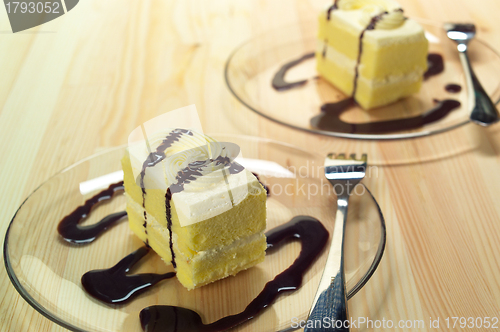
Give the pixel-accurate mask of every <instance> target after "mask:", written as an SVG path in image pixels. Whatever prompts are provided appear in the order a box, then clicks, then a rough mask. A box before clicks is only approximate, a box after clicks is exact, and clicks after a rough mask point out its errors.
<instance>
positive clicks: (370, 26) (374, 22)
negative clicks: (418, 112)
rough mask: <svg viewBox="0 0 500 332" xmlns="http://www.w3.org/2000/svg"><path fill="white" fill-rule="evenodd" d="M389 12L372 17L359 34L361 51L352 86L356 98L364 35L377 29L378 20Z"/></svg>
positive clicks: (353, 95)
mask: <svg viewBox="0 0 500 332" xmlns="http://www.w3.org/2000/svg"><path fill="white" fill-rule="evenodd" d="M387 14H389V13H388V12H383V13H380V14H378V15H377V16H374V17H372V19H371V20H370V23H369V24H368V25H367V26H366V28H365V29H364V30H363V31H361V34H360V35H359V52H358V59H357V61H356V66H355V67H354V87H353V88H352V97H353V98H354V99H356V90H357V88H358V76H359V65H360V63H361V54H362V53H363V37H364V35H365V32H366V31H368V30H373V29H375V26H376V25H377V22H378V21H380V19H381V18H382V17H383V16H384V15H387Z"/></svg>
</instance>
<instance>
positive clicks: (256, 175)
mask: <svg viewBox="0 0 500 332" xmlns="http://www.w3.org/2000/svg"><path fill="white" fill-rule="evenodd" d="M252 174H253V175H254V176H255V177H256V178H257V181H259V183H260V184H261V186H262V187H263V188H264V189H265V190H266V196H267V197H270V196H271V190H270V189H269V187H268V186H266V185H265V184H264V182H262V181H261V180H260V178H259V175H258V174H257V173H253V172H252Z"/></svg>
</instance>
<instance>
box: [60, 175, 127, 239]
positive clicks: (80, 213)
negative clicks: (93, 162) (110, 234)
mask: <svg viewBox="0 0 500 332" xmlns="http://www.w3.org/2000/svg"><path fill="white" fill-rule="evenodd" d="M123 189H124V188H123V181H121V182H118V183H115V184H112V185H110V186H109V187H108V188H107V189H105V190H103V191H101V192H99V193H98V194H96V195H94V196H93V197H91V198H89V199H88V200H86V201H85V203H84V204H83V205H81V206H79V207H77V208H76V209H75V210H74V211H73V212H71V213H70V214H69V215H67V216H66V217H64V218H63V219H62V220H61V221H60V222H59V225H58V226H57V231H58V232H59V234H60V235H61V236H62V237H63V238H64V240H66V241H68V242H71V243H77V244H84V243H90V242H92V241H94V240H95V239H96V238H97V236H98V235H99V234H100V233H101V232H103V231H105V230H106V229H108V228H109V227H111V226H112V225H113V224H115V223H116V222H117V221H118V220H120V219H122V218H123V217H125V216H126V215H127V213H126V212H125V211H121V212H117V213H113V214H110V215H109V216H107V217H105V218H103V219H101V221H99V222H97V223H95V224H93V225H88V226H80V225H78V224H79V223H80V222H81V221H82V220H83V219H85V218H87V216H88V215H89V214H90V212H91V211H92V209H93V208H94V206H96V205H97V204H99V203H101V202H104V201H108V200H110V199H111V198H113V196H114V194H115V193H117V192H121V191H123Z"/></svg>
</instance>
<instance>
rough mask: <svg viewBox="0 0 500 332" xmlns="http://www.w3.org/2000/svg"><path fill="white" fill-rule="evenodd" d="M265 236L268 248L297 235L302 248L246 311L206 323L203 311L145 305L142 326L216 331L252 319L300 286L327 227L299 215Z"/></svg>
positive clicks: (164, 331)
mask: <svg viewBox="0 0 500 332" xmlns="http://www.w3.org/2000/svg"><path fill="white" fill-rule="evenodd" d="M266 237H267V250H268V251H271V250H273V249H275V248H277V247H278V245H279V244H280V243H283V242H285V240H291V239H298V240H299V241H300V242H301V245H302V249H301V251H300V254H299V257H298V258H297V259H296V260H295V261H294V262H293V264H292V265H291V266H290V267H289V268H287V269H286V270H285V271H283V272H282V273H280V274H279V275H277V276H276V277H275V278H274V279H273V280H271V281H270V282H268V283H267V284H266V285H265V287H264V289H263V290H262V292H261V293H260V294H259V295H258V296H257V297H256V298H255V299H254V300H253V301H252V302H250V304H249V305H248V306H247V307H246V308H245V310H244V311H242V312H240V313H239V314H236V315H231V316H227V317H224V318H221V319H219V320H217V321H215V322H213V323H210V324H203V321H202V319H201V317H200V315H199V314H198V313H196V312H195V311H192V310H189V309H186V308H181V307H175V306H160V305H156V306H150V307H147V308H144V309H143V310H142V311H141V313H140V315H139V317H140V320H141V325H142V328H143V330H144V331H146V332H175V331H189V332H215V331H223V330H226V329H229V328H231V327H234V326H236V325H239V324H241V323H244V322H246V321H248V320H250V319H252V318H253V317H255V316H256V315H258V314H259V313H260V312H261V311H262V310H263V309H265V308H266V307H268V306H269V305H270V304H272V303H273V302H274V300H275V299H276V298H277V297H278V296H279V295H280V294H282V293H285V292H289V291H294V290H296V289H297V288H298V287H300V285H301V284H302V278H303V275H304V273H305V271H306V270H307V269H308V268H309V267H310V266H311V265H312V263H313V262H314V260H315V259H316V258H317V257H318V255H319V254H320V253H321V252H322V250H323V248H324V247H325V245H326V242H327V240H328V231H327V230H326V229H325V228H324V227H323V225H322V224H321V223H320V222H319V221H318V220H316V219H314V218H312V217H308V216H297V217H294V218H293V219H292V220H291V221H289V222H288V223H286V224H284V225H281V226H279V227H276V228H274V229H273V230H271V231H269V232H267V233H266Z"/></svg>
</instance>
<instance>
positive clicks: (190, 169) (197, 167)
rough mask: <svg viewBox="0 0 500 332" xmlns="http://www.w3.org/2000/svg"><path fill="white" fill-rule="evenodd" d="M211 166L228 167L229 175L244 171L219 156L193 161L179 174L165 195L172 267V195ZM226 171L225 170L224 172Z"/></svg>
mask: <svg viewBox="0 0 500 332" xmlns="http://www.w3.org/2000/svg"><path fill="white" fill-rule="evenodd" d="M210 164H214V165H215V166H216V167H217V166H221V165H223V166H224V167H226V166H227V167H228V168H227V171H229V174H237V173H239V172H241V171H243V169H244V168H243V166H241V165H240V164H238V163H237V162H232V161H231V159H230V158H229V157H223V156H218V157H217V158H216V159H207V160H198V161H193V162H191V163H189V164H188V166H187V167H185V168H183V169H182V170H180V171H179V172H178V173H177V176H176V177H175V179H176V180H177V183H174V184H172V185H171V186H170V187H169V188H168V190H167V192H166V193H165V207H166V218H167V228H168V231H169V233H170V239H169V247H170V254H171V255H172V265H173V266H174V268H175V267H177V264H176V263H175V253H174V247H173V242H172V241H173V240H172V209H171V206H170V201H171V200H172V195H173V194H175V193H178V192H181V191H183V190H184V186H185V185H186V184H188V183H190V182H191V181H194V180H196V178H198V177H201V176H203V173H202V172H201V171H202V169H203V168H204V167H206V166H208V165H210ZM224 171H225V170H224Z"/></svg>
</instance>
